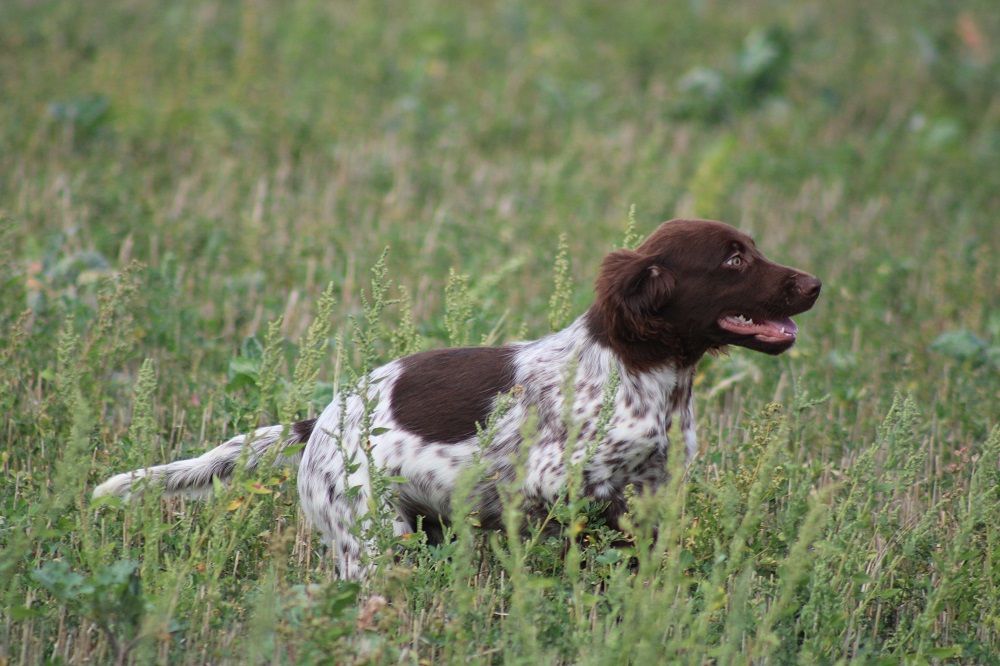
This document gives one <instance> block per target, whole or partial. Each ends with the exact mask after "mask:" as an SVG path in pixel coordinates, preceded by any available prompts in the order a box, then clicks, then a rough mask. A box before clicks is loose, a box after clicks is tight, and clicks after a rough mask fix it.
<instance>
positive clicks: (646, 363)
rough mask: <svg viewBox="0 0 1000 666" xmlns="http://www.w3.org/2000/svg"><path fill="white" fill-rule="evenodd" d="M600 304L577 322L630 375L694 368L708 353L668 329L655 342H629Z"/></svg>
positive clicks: (592, 307)
mask: <svg viewBox="0 0 1000 666" xmlns="http://www.w3.org/2000/svg"><path fill="white" fill-rule="evenodd" d="M608 319H609V318H608V317H607V316H606V314H605V313H604V312H603V311H602V309H601V307H600V306H599V304H597V303H595V304H594V305H592V306H590V309H588V310H587V311H586V312H585V313H584V314H583V316H581V317H580V319H578V320H577V321H578V322H579V321H582V322H583V323H584V325H585V327H586V330H587V333H588V334H589V336H590V337H591V338H592V339H593V340H594V341H595V342H596V343H597V344H599V345H601V346H603V347H606V348H608V349H610V350H611V351H613V352H614V354H615V355H616V356H617V357H618V358H619V359H620V361H621V362H622V364H623V365H624V366H625V367H626V368H627V369H628V370H629V371H631V372H639V373H642V372H648V371H650V370H656V369H659V368H663V367H672V368H677V369H680V368H694V367H695V366H696V365H697V364H698V361H699V360H701V357H702V356H704V355H705V352H707V351H708V347H707V346H705V345H704V344H703V343H692V342H690V341H688V340H686V339H685V338H684V337H683V336H681V335H679V334H678V333H677V332H676V331H674V330H671V329H670V328H666V329H664V330H663V331H662V332H661V335H659V336H657V337H656V338H655V339H647V340H643V339H629V338H628V336H626V335H625V334H624V333H623V332H621V331H616V330H615V329H614V327H613V326H612V325H610V324H609V322H608Z"/></svg>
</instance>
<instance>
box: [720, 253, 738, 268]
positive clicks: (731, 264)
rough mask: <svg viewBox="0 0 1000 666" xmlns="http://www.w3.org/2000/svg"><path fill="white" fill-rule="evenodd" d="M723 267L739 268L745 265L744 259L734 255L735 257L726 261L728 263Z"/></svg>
mask: <svg viewBox="0 0 1000 666" xmlns="http://www.w3.org/2000/svg"><path fill="white" fill-rule="evenodd" d="M722 265H723V266H729V267H732V268H738V267H740V266H742V265H743V257H741V256H740V255H738V254H734V255H733V256H731V257H729V258H728V259H726V261H725V262H724V263H723V264H722Z"/></svg>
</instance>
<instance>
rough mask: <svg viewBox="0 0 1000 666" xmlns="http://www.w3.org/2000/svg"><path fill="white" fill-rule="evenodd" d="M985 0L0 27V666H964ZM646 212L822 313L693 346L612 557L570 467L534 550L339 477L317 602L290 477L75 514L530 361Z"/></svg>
mask: <svg viewBox="0 0 1000 666" xmlns="http://www.w3.org/2000/svg"><path fill="white" fill-rule="evenodd" d="M390 9H391V10H392V12H391V13H392V16H391V18H390V16H389V11H390ZM992 9H993V8H992V6H991V5H990V4H989V3H984V2H974V1H973V2H962V3H952V4H948V5H939V4H937V3H905V4H899V5H898V6H893V7H880V8H878V9H872V8H871V7H870V6H869V5H868V3H861V2H855V1H853V0H851V1H849V2H841V3H837V4H836V5H831V4H829V3H820V2H801V3H796V4H795V5H794V6H793V5H788V4H786V3H770V2H763V3H748V4H745V5H729V4H727V5H721V4H719V3H714V2H677V3H668V5H666V6H663V5H656V4H650V3H642V2H632V1H631V0H629V1H626V2H620V3H614V5H609V4H606V3H598V2H574V3H560V4H558V5H543V4H538V3H522V2H495V3H486V4H478V5H476V6H463V5H458V4H455V3H445V2H437V1H435V2H429V3H423V4H421V5H419V6H411V7H409V8H408V10H407V11H406V12H402V11H399V10H398V8H389V7H386V6H384V5H383V4H380V3H369V2H362V3H344V2H334V3H317V2H312V1H311V0H296V1H294V2H288V3H281V4H274V5H272V4H267V3H260V2H236V1H229V0H225V1H224V0H212V1H209V2H194V1H193V0H192V1H188V0H182V1H180V2H175V3H172V4H171V5H170V6H169V7H167V6H164V5H162V4H159V3H153V2H150V1H149V0H133V1H132V2H127V3H111V4H109V5H103V6H102V7H101V8H100V9H97V8H96V7H93V6H90V5H88V4H86V3H72V2H58V1H55V0H46V1H43V2H27V1H22V0H13V1H11V2H6V3H2V4H0V81H3V89H4V101H3V103H2V104H0V174H2V176H0V414H2V416H0V419H2V420H0V425H2V427H0V471H2V474H3V481H2V483H0V546H2V552H0V594H2V595H3V601H2V605H0V664H2V663H11V664H14V663H39V662H52V663H84V662H86V663H95V662H96V663H115V662H117V663H152V662H156V663H218V662H253V663H263V662H275V663H299V662H306V663H308V662H334V663H390V662H391V663H398V662H403V663H455V662H463V663H464V662H473V663H530V664H536V663H593V664H605V663H637V664H644V663H698V664H700V663H706V662H707V663H746V662H748V661H750V662H756V663H837V662H848V661H857V662H861V663H914V664H919V663H945V662H956V663H992V662H994V661H996V660H997V658H998V657H997V655H998V654H1000V566H998V564H997V563H998V561H1000V532H998V528H997V525H996V520H995V518H996V516H998V515H1000V491H998V488H1000V423H998V419H997V415H998V413H1000V401H998V398H997V396H998V395H1000V290H998V288H997V285H998V284H1000V272H998V269H997V264H996V261H995V260H994V256H995V254H996V250H997V249H1000V224H998V223H997V215H998V210H1000V199H998V195H997V192H1000V171H998V170H997V169H996V164H997V163H998V160H1000V105H998V104H997V100H996V90H997V85H996V83H997V81H998V80H1000V23H998V21H1000V17H998V14H997V12H995V11H992ZM675 215H699V216H706V217H707V216H711V217H718V218H721V219H725V220H728V221H730V222H732V223H734V224H737V225H738V226H740V227H742V228H744V229H746V230H748V231H750V232H751V233H752V234H753V235H754V236H755V237H756V238H757V240H758V243H759V245H760V247H762V248H763V249H764V251H765V252H766V253H767V254H768V255H769V256H771V257H773V258H774V259H776V260H778V261H782V262H785V263H790V264H794V265H800V266H801V267H803V268H805V269H808V270H810V271H811V272H814V273H816V274H817V275H819V276H820V277H822V278H823V280H824V292H823V295H822V296H821V298H820V301H819V303H818V304H817V306H816V308H815V309H814V311H812V312H810V313H808V314H805V315H803V316H801V317H799V318H798V319H799V323H800V325H801V330H802V333H801V336H800V341H799V343H798V344H797V346H796V347H795V348H794V349H793V350H792V351H790V352H789V353H787V354H785V355H784V356H781V357H778V358H771V357H764V356H761V355H756V354H753V353H752V352H748V351H744V350H734V351H732V352H731V353H730V354H728V355H724V356H720V357H712V358H708V359H705V360H704V361H703V362H702V366H701V368H700V372H699V376H698V384H697V389H696V397H697V403H698V404H697V413H698V415H699V417H698V419H699V420H698V426H699V433H700V439H701V445H702V452H701V455H700V456H699V458H698V459H697V460H696V461H695V463H694V464H693V465H692V466H690V467H685V466H684V463H683V460H684V455H683V451H682V450H681V449H682V448H683V446H682V445H680V444H679V443H678V449H677V450H676V451H674V452H673V454H672V456H671V462H670V464H671V469H672V475H671V481H670V483H669V484H668V485H667V486H665V487H664V488H662V489H660V491H659V492H657V493H656V494H655V495H634V496H632V497H631V498H630V511H629V514H628V516H627V522H628V523H629V526H630V530H629V534H630V537H629V538H630V539H631V542H623V535H621V534H619V533H617V532H614V531H613V530H611V529H610V528H608V527H607V526H605V525H603V524H602V523H601V520H600V518H599V516H600V509H601V507H600V506H595V505H593V504H592V503H590V502H587V501H586V500H585V499H583V498H581V497H579V492H578V488H577V486H576V485H574V484H573V483H570V488H569V490H568V492H567V495H566V497H565V498H564V499H563V500H562V501H561V502H559V503H558V504H557V505H556V506H555V507H553V509H552V512H551V515H550V516H549V517H548V519H549V521H550V522H557V523H561V524H562V525H563V526H564V534H563V535H562V536H553V535H551V531H550V530H543V529H541V527H540V526H536V528H535V529H534V530H533V531H531V530H529V533H528V535H527V536H525V535H523V534H522V531H521V524H522V516H521V515H520V514H521V509H522V508H521V507H520V506H519V504H518V497H517V494H516V492H515V491H514V488H513V487H511V488H507V489H505V491H504V492H505V493H507V500H508V501H507V502H506V505H505V515H504V520H505V522H504V525H505V528H504V529H503V530H500V531H499V532H495V533H492V532H491V533H484V532H482V531H481V530H478V529H477V528H476V516H475V513H474V511H473V510H472V507H470V506H464V505H463V503H462V502H458V503H457V504H456V507H455V514H454V515H455V517H456V520H455V523H454V525H453V526H452V537H453V538H452V539H450V540H448V541H446V543H444V544H443V545H440V546H433V547H432V546H429V545H428V544H427V543H426V541H425V539H424V538H423V537H422V535H420V534H417V535H413V536H411V537H409V538H404V539H400V538H394V537H393V536H392V533H391V530H388V529H387V528H386V527H387V526H386V525H385V524H384V522H382V521H383V519H384V516H383V514H384V508H385V507H384V499H385V498H384V488H386V487H387V486H388V484H390V483H391V481H392V480H391V479H385V478H381V477H378V476H377V475H376V489H375V490H376V492H375V493H374V497H373V504H372V507H373V508H374V509H375V511H374V514H373V515H374V516H375V518H376V519H375V520H374V521H373V522H372V524H371V525H370V526H368V527H367V529H370V530H374V533H375V534H376V536H377V537H378V539H379V543H380V545H381V551H380V553H379V556H378V557H377V558H376V569H375V572H374V574H373V576H372V578H371V580H370V581H369V582H368V583H366V584H365V585H364V586H359V585H357V584H353V583H343V582H337V581H335V580H334V578H333V570H332V563H331V561H330V559H329V557H328V556H327V554H326V553H325V552H324V549H323V548H322V547H321V545H320V544H319V543H318V541H317V539H316V537H315V535H314V534H313V533H312V532H311V531H310V530H309V529H308V528H307V527H306V526H305V525H304V522H303V520H302V519H301V517H300V516H299V515H298V508H297V501H298V500H297V497H296V493H295V488H294V479H293V478H292V476H293V475H294V471H293V470H274V469H261V470H260V471H259V472H258V473H257V474H256V475H246V476H244V477H242V478H240V479H239V480H238V481H237V482H235V483H233V484H230V485H229V486H227V487H219V488H216V489H215V491H214V496H213V497H212V498H211V499H209V500H207V501H204V502H194V501H187V500H183V499H162V498H161V497H159V496H158V495H157V493H156V492H150V493H147V494H145V495H143V496H141V497H139V498H137V499H135V500H133V501H130V502H121V501H118V500H102V501H100V502H96V503H95V502H92V501H91V499H90V495H89V493H90V489H92V488H93V486H94V485H95V484H96V483H97V482H99V481H100V480H102V479H103V478H105V477H106V476H107V475H108V474H110V473H112V472H117V471H121V470H123V469H128V468H133V467H137V466H142V465H146V464H149V463H152V462H161V461H167V460H171V459H174V458H178V457H186V456H190V455H195V454H197V453H198V452H200V451H202V450H204V449H205V448H208V447H212V446H215V445H216V444H218V443H219V442H221V441H223V440H224V439H226V438H228V437H230V436H232V435H233V434H235V433H237V432H245V431H246V430H248V429H250V428H252V427H253V426H255V425H258V424H270V423H275V422H283V423H286V424H287V423H288V422H290V421H292V420H293V419H296V418H299V417H303V416H307V415H310V414H314V413H315V412H316V411H317V410H318V409H321V408H322V407H323V406H324V405H325V404H326V403H327V402H329V400H330V399H331V397H332V395H333V391H334V387H340V386H345V385H349V384H350V383H351V382H352V381H354V380H355V379H356V378H357V377H359V376H362V375H363V373H364V371H365V370H367V369H369V368H371V367H373V366H375V365H377V364H379V363H381V362H383V361H385V360H388V359H390V358H394V357H396V356H398V355H400V354H404V353H410V352H413V351H418V350H420V349H427V348H431V347H436V346H443V345H445V344H479V343H487V344H496V343H502V342H504V341H508V340H514V339H524V338H532V337H537V336H540V335H543V334H545V333H546V332H548V331H549V330H551V329H552V328H554V327H558V326H561V325H563V324H565V323H566V322H567V321H568V320H569V319H571V318H572V317H573V316H575V315H576V314H577V313H579V312H581V311H582V310H583V308H585V307H586V305H587V304H588V302H589V299H590V297H591V290H590V284H591V281H592V279H593V277H594V274H595V271H596V268H597V265H598V263H599V261H600V259H601V257H602V256H603V254H604V253H605V252H607V251H608V250H610V249H611V248H613V247H617V246H621V245H624V246H633V245H634V244H635V243H636V242H637V240H638V239H639V237H641V236H642V235H643V234H645V233H647V232H648V231H650V230H651V229H652V228H653V227H654V226H655V224H656V223H658V222H659V221H661V220H663V219H666V218H668V217H672V216H675ZM623 238H624V240H623ZM387 246H388V247H389V248H390V251H389V252H385V248H386V247H387ZM373 269H374V270H373ZM371 425H372V426H377V425H378V424H371ZM526 435H527V437H528V438H529V440H530V437H531V435H532V433H531V429H530V428H528V429H527V430H526ZM483 437H486V438H488V437H489V424H486V426H485V428H484V432H483ZM481 471H482V470H478V469H474V470H471V471H470V473H469V475H468V477H466V478H465V479H464V480H463V482H462V483H463V484H465V486H464V487H465V488H466V489H471V488H473V487H474V485H475V483H476V480H477V477H476V473H478V472H481ZM465 495H466V494H465V493H457V495H456V496H457V497H464V496H465Z"/></svg>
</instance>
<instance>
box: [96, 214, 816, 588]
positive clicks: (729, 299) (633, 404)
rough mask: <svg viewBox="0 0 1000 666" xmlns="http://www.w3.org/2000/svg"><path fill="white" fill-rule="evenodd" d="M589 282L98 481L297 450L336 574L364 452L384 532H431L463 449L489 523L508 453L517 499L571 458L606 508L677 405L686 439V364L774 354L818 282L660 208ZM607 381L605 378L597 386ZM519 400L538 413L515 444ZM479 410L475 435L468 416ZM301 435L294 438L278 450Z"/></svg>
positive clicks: (649, 459) (358, 502) (207, 474)
mask: <svg viewBox="0 0 1000 666" xmlns="http://www.w3.org/2000/svg"><path fill="white" fill-rule="evenodd" d="M596 292H597V298H596V301H595V303H594V304H593V305H592V306H591V307H590V309H589V310H587V312H586V313H584V314H583V315H582V316H580V317H579V318H578V319H577V320H576V321H574V322H573V323H572V324H570V325H569V327H567V328H566V329H564V330H562V331H559V332H558V333H554V334H552V335H549V336H546V337H544V338H542V339H540V340H536V341H533V342H518V343H512V344H508V345H505V346H503V347H480V348H465V349H439V350H435V351H428V352H422V353H419V354H414V355H412V356H407V357H405V358H402V359H398V360H395V361H392V362H390V363H387V364H386V365H383V366H382V367H380V368H377V369H375V370H373V371H372V372H371V373H370V374H369V375H368V376H367V377H366V378H364V379H363V380H362V382H361V384H360V386H359V387H355V388H354V389H353V390H350V391H345V392H342V393H341V394H340V395H338V396H335V397H334V399H333V401H332V402H331V403H330V405H329V406H328V407H327V408H326V409H325V410H324V411H323V413H322V414H320V416H319V418H318V419H310V420H307V421H301V422H299V423H296V424H295V425H294V426H292V428H291V433H290V434H289V435H286V436H284V437H283V433H284V432H286V429H285V428H283V427H282V426H280V425H278V426H270V427H267V428H260V429H258V430H257V431H256V432H254V433H253V434H252V435H241V436H238V437H235V438H233V439H231V440H229V441H228V442H226V443H225V444H222V445H221V446H219V447H217V448H215V449H213V450H211V451H209V452H207V453H205V454H204V455H202V456H200V457H198V458H194V459H190V460H182V461H178V462H173V463H170V464H168V465H161V466H157V467H152V468H150V469H141V470H135V471H133V472H128V473H125V474H119V475H117V476H115V477H113V478H111V479H109V480H108V481H106V482H105V483H103V484H101V485H100V486H98V487H97V488H96V489H95V490H94V495H95V496H99V495H107V494H116V495H122V496H127V495H128V494H129V493H130V492H131V491H132V489H133V487H134V486H135V484H136V482H137V481H138V480H139V479H143V478H147V479H151V480H154V481H155V482H158V483H161V484H162V485H163V486H164V490H165V492H166V493H168V494H187V495H198V494H204V493H206V492H208V491H210V490H211V488H212V480H213V478H218V479H221V480H226V479H228V478H229V477H231V476H232V474H233V472H234V471H235V468H236V465H237V463H238V461H239V460H240V458H241V456H243V455H244V451H245V450H247V449H248V451H247V453H246V454H245V459H246V464H247V466H248V467H249V468H253V467H255V466H257V465H258V464H259V462H260V461H261V459H262V458H263V456H264V454H265V452H266V451H267V450H268V449H270V448H271V447H273V446H275V445H277V446H278V447H279V450H278V451H277V452H272V454H274V455H272V456H268V457H269V458H271V457H273V458H275V460H276V462H278V463H284V464H293V463H295V462H298V463H299V473H298V488H299V494H300V501H301V503H302V509H303V511H304V512H305V515H306V516H307V518H308V519H309V520H310V522H311V523H312V524H313V525H315V526H316V527H317V528H318V529H319V530H320V531H321V532H322V534H323V537H324V539H325V540H326V541H327V543H329V544H331V545H332V546H333V547H334V548H335V549H336V552H337V556H338V562H337V564H338V571H339V573H340V575H341V576H342V577H345V578H357V577H361V576H363V575H364V574H365V571H366V565H365V561H366V559H367V558H366V555H370V554H371V553H372V549H373V545H372V544H371V543H369V542H367V541H366V540H365V539H364V538H363V537H359V536H358V535H359V534H363V533H365V530H364V529H357V528H358V527H361V528H363V527H364V526H365V525H366V524H367V523H366V521H367V514H368V510H369V509H368V507H369V497H370V494H371V474H370V468H369V466H370V465H371V464H374V465H376V466H377V467H378V469H379V470H380V471H381V472H382V473H383V474H385V475H386V476H387V477H397V479H395V481H396V482H395V483H394V484H393V485H392V487H391V491H390V492H391V501H392V506H393V509H394V511H395V519H394V529H395V532H396V533H397V534H406V533H409V532H412V531H413V530H414V529H415V528H416V526H417V524H418V517H420V516H422V517H423V520H422V521H421V522H422V524H423V525H424V527H425V529H427V530H428V531H429V533H430V531H431V530H433V529H434V528H436V529H438V530H439V529H440V526H441V524H442V522H446V521H447V520H448V516H449V514H450V512H451V506H452V492H453V490H454V488H455V486H456V482H457V480H458V478H459V476H460V475H461V474H462V472H463V470H464V469H468V468H469V466H470V465H472V464H473V463H474V461H476V460H479V461H480V462H481V463H483V464H485V465H486V467H487V471H486V473H485V474H484V475H483V476H482V480H481V481H480V482H479V485H478V486H477V487H476V491H475V493H474V501H475V503H476V510H477V512H478V518H479V520H480V522H481V524H482V525H483V526H484V527H486V528H491V527H496V526H498V525H499V520H500V515H501V509H502V507H501V502H500V494H499V493H498V484H502V483H510V482H514V481H515V476H517V475H516V474H515V462H514V461H515V460H518V459H520V460H522V461H523V464H524V468H523V473H522V474H521V475H520V476H519V477H518V478H517V481H516V482H517V483H518V484H519V489H520V492H521V493H522V496H523V497H524V498H525V500H526V502H527V503H528V506H538V507H544V506H546V505H548V504H551V503H552V502H554V501H555V500H556V499H557V498H558V497H559V496H560V493H562V492H564V490H565V484H566V476H567V464H566V463H567V460H568V461H571V463H579V464H582V465H583V480H584V484H585V485H584V492H585V494H586V495H588V496H590V497H592V498H594V499H597V500H602V501H606V502H608V503H609V507H611V508H610V509H609V511H610V513H611V515H609V518H610V519H611V520H612V521H613V520H614V519H615V515H614V512H615V511H620V510H621V507H622V506H623V492H624V489H625V487H626V486H627V485H628V484H634V485H635V486H636V487H638V488H655V487H656V486H657V485H658V484H661V483H662V482H663V481H664V480H665V476H666V455H667V449H668V442H667V432H668V431H669V429H670V426H671V421H672V419H673V417H674V415H675V414H677V415H679V418H680V427H681V431H682V433H683V435H684V440H685V445H686V448H687V453H688V457H689V458H690V457H692V456H694V455H695V453H696V452H697V442H696V439H695V426H694V414H693V410H692V399H691V388H692V384H693V378H694V372H695V366H696V365H697V363H698V360H699V359H700V358H701V357H702V356H703V355H704V354H705V353H706V352H708V351H712V350H718V349H721V348H723V347H725V346H727V345H739V346H742V347H747V348H750V349H754V350H756V351H761V352H765V353H768V354H780V353H781V352H783V351H785V350H786V349H788V348H789V347H791V346H792V344H794V342H795V336H796V331H797V327H796V325H795V324H794V323H793V322H792V320H791V319H790V317H791V316H792V315H795V314H798V313H801V312H804V311H806V310H808V309H809V308H811V307H812V305H813V303H815V302H816V298H817V297H818V296H819V292H820V281H819V280H818V279H816V278H815V277H813V276H811V275H809V274H807V273H803V272H802V271H799V270H796V269H794V268H788V267H786V266H780V265H778V264H775V263H772V262H770V261H768V260H767V259H765V258H764V256H763V255H762V254H761V253H760V252H759V251H758V250H757V247H756V245H755V244H754V242H753V240H752V239H750V238H749V237H748V236H746V235H745V234H743V233H740V232H739V231H737V230H736V229H734V228H732V227H730V226H727V225H725V224H722V223H720V222H711V221H706V220H673V221H670V222H666V223H664V224H662V225H661V226H660V227H659V228H658V229H657V230H656V231H655V232H654V233H653V234H652V235H651V236H649V238H647V239H646V241H645V242H643V243H642V245H640V246H639V248H638V249H636V250H635V251H632V250H618V251H616V252H612V253H611V254H609V255H608V256H607V257H606V258H605V259H604V263H603V264H602V266H601V271H600V275H599V276H598V278H597V285H596ZM570 372H572V373H573V376H572V378H570V377H568V376H567V373H570ZM612 377H617V378H618V383H617V388H616V389H615V390H614V392H613V393H609V394H608V395H607V396H605V391H606V386H608V384H609V382H611V381H612V379H611V378H612ZM570 379H571V381H569V380H570ZM567 389H568V391H567ZM564 393H569V394H570V399H571V400H572V405H571V406H569V409H567V405H565V404H564ZM504 396H506V397H505V398H504ZM500 402H502V403H503V405H504V406H503V409H501V410H498V411H496V413H495V414H494V412H495V410H497V406H498V403H500ZM605 403H607V404H608V406H609V408H610V410H608V409H606V410H605V412H606V414H605V416H604V421H605V422H604V423H603V427H602V426H601V425H599V421H600V419H599V417H600V415H601V410H602V405H603V404H605ZM372 405H374V407H373V406H372ZM529 413H531V414H534V415H536V416H535V419H536V421H537V425H536V426H535V431H534V435H533V436H532V437H531V438H530V440H529V441H524V435H523V432H522V431H523V426H524V424H525V421H526V419H527V418H528V416H529ZM491 414H493V415H494V418H493V419H491V421H492V422H491V427H490V429H489V430H490V436H489V437H488V438H487V437H484V436H482V426H483V425H484V424H486V422H487V420H488V419H489V417H490V416H491ZM567 415H569V416H568V419H569V420H571V421H572V423H567V420H568V419H567ZM363 430H364V432H363ZM571 432H572V433H574V435H571V434H570V433H571ZM597 438H599V441H596V439H597ZM568 441H571V442H572V447H573V448H572V451H569V452H567V451H566V445H567V442H568ZM299 443H301V444H305V449H304V450H302V451H301V452H297V453H294V454H290V455H286V456H283V455H281V452H282V451H283V450H284V449H285V447H287V446H288V445H290V444H299ZM362 447H365V448H362ZM523 447H528V449H527V450H526V451H522V448H523ZM296 448H298V447H296ZM399 477H401V478H403V479H405V482H400V481H399V480H398V478H399Z"/></svg>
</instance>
